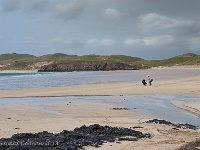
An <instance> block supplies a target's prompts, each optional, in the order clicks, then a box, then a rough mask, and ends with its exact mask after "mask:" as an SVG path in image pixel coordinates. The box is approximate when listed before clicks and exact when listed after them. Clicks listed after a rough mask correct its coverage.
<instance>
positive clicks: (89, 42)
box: [87, 38, 99, 45]
mask: <svg viewBox="0 0 200 150" xmlns="http://www.w3.org/2000/svg"><path fill="white" fill-rule="evenodd" d="M98 42H99V41H98V40H97V39H95V38H92V39H89V40H87V44H89V45H96V44H98Z"/></svg>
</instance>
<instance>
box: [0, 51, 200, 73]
mask: <svg viewBox="0 0 200 150" xmlns="http://www.w3.org/2000/svg"><path fill="white" fill-rule="evenodd" d="M175 65H176V66H177V65H179V66H181V65H200V55H197V54H193V53H188V54H183V55H179V56H175V57H172V58H169V59H164V60H145V59H142V58H138V57H131V56H125V55H110V56H101V55H93V54H92V55H84V56H77V55H67V54H63V53H55V54H48V55H44V56H39V57H36V56H33V55H28V54H16V53H12V54H2V55H0V70H32V69H38V70H40V71H83V70H131V69H146V68H150V67H157V66H175Z"/></svg>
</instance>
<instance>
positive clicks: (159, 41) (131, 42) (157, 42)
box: [124, 35, 175, 46]
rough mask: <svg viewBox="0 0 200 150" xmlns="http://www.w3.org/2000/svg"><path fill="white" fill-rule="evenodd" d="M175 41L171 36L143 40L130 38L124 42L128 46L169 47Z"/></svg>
mask: <svg viewBox="0 0 200 150" xmlns="http://www.w3.org/2000/svg"><path fill="white" fill-rule="evenodd" d="M174 42H175V40H174V39H173V37H171V36H170V35H161V36H153V37H144V38H141V39H134V38H129V39H126V40H125V41H124V44H125V45H126V46H169V45H171V44H173V43H174Z"/></svg>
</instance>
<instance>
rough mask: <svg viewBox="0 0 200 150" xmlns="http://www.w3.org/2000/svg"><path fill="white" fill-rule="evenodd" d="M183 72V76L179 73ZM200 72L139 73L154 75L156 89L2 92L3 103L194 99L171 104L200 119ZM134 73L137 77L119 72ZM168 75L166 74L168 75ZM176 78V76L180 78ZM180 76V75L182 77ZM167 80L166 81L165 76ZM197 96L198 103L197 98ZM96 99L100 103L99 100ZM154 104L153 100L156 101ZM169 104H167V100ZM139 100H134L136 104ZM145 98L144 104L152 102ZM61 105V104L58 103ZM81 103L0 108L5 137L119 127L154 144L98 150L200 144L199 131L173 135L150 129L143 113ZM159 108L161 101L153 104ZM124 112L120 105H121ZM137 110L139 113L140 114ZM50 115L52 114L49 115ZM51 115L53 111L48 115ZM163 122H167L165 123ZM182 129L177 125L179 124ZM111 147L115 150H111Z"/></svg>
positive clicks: (136, 84)
mask: <svg viewBox="0 0 200 150" xmlns="http://www.w3.org/2000/svg"><path fill="white" fill-rule="evenodd" d="M180 70H181V73H179V71H180ZM194 70H195V71H199V72H200V67H199V66H187V67H171V68H163V67H158V68H152V69H149V70H148V71H147V70H145V71H144V70H141V71H140V70H139V71H137V72H142V77H141V78H145V77H147V75H151V76H152V77H153V79H154V81H153V82H152V86H149V85H147V86H143V85H142V83H141V81H131V82H114V83H98V84H86V85H71V86H64V87H45V88H26V89H13V90H1V91H0V98H4V100H6V99H8V98H11V99H9V100H10V101H11V100H12V98H14V99H15V98H23V99H26V98H36V97H37V98H42V97H43V98H48V97H55V98H56V97H73V98H74V97H75V99H79V98H81V97H84V98H85V97H86V98H87V97H91V96H93V97H100V98H99V99H101V97H102V99H103V97H106V98H107V97H108V99H106V100H107V101H108V100H109V96H110V97H112V98H113V97H114V98H113V99H115V96H117V98H119V99H118V100H116V102H118V103H119V101H120V104H123V103H125V102H124V101H126V99H128V100H129V101H130V100H132V99H131V98H129V97H130V96H132V97H134V96H141V97H142V98H143V97H145V96H151V95H156V96H157V97H159V95H164V96H168V95H169V96H170V95H187V96H191V98H188V99H184V98H183V99H182V98H179V99H176V97H175V98H174V97H173V98H169V100H170V102H171V104H172V105H174V106H176V107H177V108H180V109H181V110H184V111H186V112H188V113H191V114H193V115H195V116H198V117H199V116H200V100H199V96H200V80H199V79H200V74H199V76H198V72H195V73H193V72H192V71H194ZM118 72H120V73H123V72H132V71H118ZM118 72H117V71H111V72H104V74H117V73H118ZM163 72H164V73H163ZM176 72H177V75H176ZM180 74H181V75H180ZM161 75H162V76H161ZM193 96H195V99H193V98H192V97H193ZM94 99H95V98H94ZM152 99H153V98H152ZM166 99H167V98H166ZM133 100H134V99H133ZM149 100H150V99H148V97H147V98H146V97H145V101H149ZM55 101H56V100H55ZM83 101H84V99H83V100H81V99H80V100H78V101H73V99H72V100H70V101H66V102H65V101H64V102H63V101H62V103H53V104H52V105H47V104H45V102H46V101H45V102H44V104H43V103H42V104H41V105H39V106H35V105H33V104H31V103H28V102H26V103H19V104H18V103H8V104H4V105H1V106H0V124H1V128H0V135H1V138H3V137H6V138H7V137H10V136H12V135H13V134H15V133H24V132H25V133H27V132H31V133H37V132H41V131H49V132H53V133H58V132H61V131H62V130H73V129H74V128H76V127H80V126H82V125H91V124H100V125H109V126H117V127H127V128H130V127H135V126H139V127H141V128H137V129H135V130H138V131H141V132H144V133H150V134H151V135H152V137H151V138H150V139H140V140H138V141H136V142H135V141H134V142H130V141H129V142H122V143H121V144H118V143H106V144H104V145H103V146H102V147H100V148H98V149H100V150H101V149H109V150H110V149H113V150H116V149H120V150H132V149H136V150H137V149H138V150H143V149H147V148H148V149H150V150H151V149H152V150H154V149H161V150H162V149H163V150H170V149H171V150H174V149H176V148H179V147H180V146H182V145H184V144H186V143H188V142H191V141H194V140H195V139H197V138H200V133H199V132H200V131H199V129H197V130H190V129H179V130H176V129H173V127H171V126H168V125H163V124H147V123H145V121H147V120H150V119H153V117H152V116H149V115H148V114H141V113H139V112H135V111H131V110H126V109H114V108H120V107H118V106H117V105H115V103H116V102H115V101H114V100H113V101H114V102H113V103H103V102H100V101H99V100H98V101H96V102H92V103H90V102H83ZM152 102H153V103H156V105H157V104H159V101H152ZM120 106H121V105H120ZM137 109H138V108H137ZM44 110H48V111H44ZM49 110H50V111H49ZM160 119H162V118H160ZM177 123H178V122H177ZM111 145H112V146H111ZM86 149H88V150H90V149H95V148H94V147H87V148H86Z"/></svg>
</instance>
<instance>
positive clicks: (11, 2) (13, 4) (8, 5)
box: [2, 0, 20, 12]
mask: <svg viewBox="0 0 200 150" xmlns="http://www.w3.org/2000/svg"><path fill="white" fill-rule="evenodd" d="M19 3H20V0H3V1H2V7H3V11H5V12H9V11H14V10H16V9H17V7H18V5H19Z"/></svg>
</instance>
